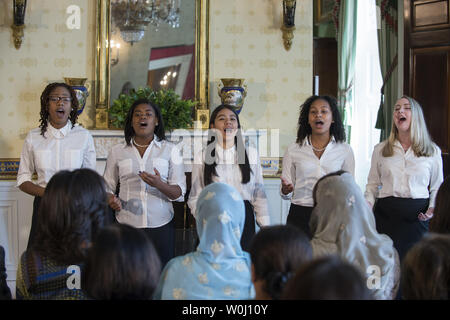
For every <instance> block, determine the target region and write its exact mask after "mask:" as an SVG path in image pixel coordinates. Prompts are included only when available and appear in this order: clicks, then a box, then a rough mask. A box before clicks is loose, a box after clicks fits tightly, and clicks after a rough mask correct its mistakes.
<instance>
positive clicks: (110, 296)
mask: <svg viewBox="0 0 450 320" xmlns="http://www.w3.org/2000/svg"><path fill="white" fill-rule="evenodd" d="M160 272H161V262H160V259H159V256H158V253H157V252H156V249H155V247H154V246H153V243H152V241H151V239H150V238H149V237H148V236H147V235H146V234H145V233H144V232H143V231H142V230H140V229H137V228H134V227H132V226H128V225H125V224H120V223H117V224H114V225H111V226H108V227H106V228H104V229H103V230H101V231H100V233H99V234H98V236H97V237H96V239H95V241H94V243H93V246H92V247H91V249H90V250H89V253H88V257H87V260H86V264H85V269H84V272H83V274H82V289H83V290H84V291H85V292H86V293H87V295H88V296H89V297H90V298H92V299H96V300H136V299H139V300H147V299H151V298H152V295H153V291H154V290H155V288H156V285H157V283H158V279H159V275H160Z"/></svg>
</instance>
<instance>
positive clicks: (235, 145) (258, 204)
mask: <svg viewBox="0 0 450 320" xmlns="http://www.w3.org/2000/svg"><path fill="white" fill-rule="evenodd" d="M209 125H210V130H209V137H208V143H207V145H206V147H205V148H204V149H203V150H202V152H200V153H199V154H197V155H195V158H194V165H193V166H192V189H191V193H190V195H189V201H188V205H189V208H190V209H191V212H192V214H193V215H194V217H195V216H196V204H197V198H198V196H199V194H200V192H201V191H202V190H203V188H204V187H205V186H207V185H209V184H211V183H212V182H223V183H227V184H229V185H231V186H233V187H235V188H236V189H237V190H238V191H239V193H240V194H241V196H242V198H243V199H244V202H245V208H246V218H245V226H244V233H243V235H242V238H241V245H242V248H243V249H244V250H245V251H248V249H249V245H250V241H251V239H252V237H253V235H254V234H255V216H256V223H258V225H259V226H266V225H269V223H270V217H269V212H268V206H267V196H266V193H265V190H264V181H263V176H262V169H261V164H260V160H259V156H258V152H257V150H256V149H255V148H253V147H245V146H244V141H243V138H242V133H241V130H240V129H241V124H240V122H239V116H238V114H237V113H236V112H235V111H234V109H233V107H232V106H229V105H220V106H218V107H217V108H216V109H215V110H214V111H213V113H212V114H211V118H210V123H209Z"/></svg>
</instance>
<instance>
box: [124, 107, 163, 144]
mask: <svg viewBox="0 0 450 320" xmlns="http://www.w3.org/2000/svg"><path fill="white" fill-rule="evenodd" d="M139 106H150V110H153V111H154V114H153V117H154V118H155V119H154V120H155V126H154V128H153V134H155V135H156V136H157V137H158V140H165V139H166V134H165V129H164V121H163V118H162V114H161V110H160V109H159V108H158V106H157V105H155V104H152V103H151V102H150V100H148V99H138V100H136V101H135V102H134V103H133V104H132V105H131V107H130V109H129V110H128V114H127V117H126V119H125V128H124V135H125V141H126V143H127V145H131V139H132V138H133V137H134V136H135V135H136V131H135V129H134V126H133V124H135V123H134V121H133V120H134V119H135V118H136V117H139V115H138V113H137V112H136V108H137V107H139ZM147 118H148V116H147ZM135 125H138V124H135ZM147 125H148V124H147ZM148 128H150V126H148Z"/></svg>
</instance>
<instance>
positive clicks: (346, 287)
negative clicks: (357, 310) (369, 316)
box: [282, 255, 372, 300]
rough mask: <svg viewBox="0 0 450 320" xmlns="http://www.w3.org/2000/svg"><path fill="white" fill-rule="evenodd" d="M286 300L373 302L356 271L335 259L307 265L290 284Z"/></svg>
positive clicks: (331, 257)
mask: <svg viewBox="0 0 450 320" xmlns="http://www.w3.org/2000/svg"><path fill="white" fill-rule="evenodd" d="M282 299H283V300H371V299H372V297H371V295H370V291H369V289H367V286H366V281H365V280H364V277H363V276H362V274H361V273H360V272H359V270H358V269H356V267H354V266H353V265H351V264H350V263H348V262H346V261H344V260H343V259H341V258H339V257H338V256H336V255H330V256H325V257H321V258H317V259H314V260H312V261H310V262H308V263H305V264H304V265H303V266H301V267H300V269H299V270H298V271H297V273H296V274H295V276H294V277H293V278H292V279H291V280H290V281H288V283H287V284H286V289H285V291H284V292H283V296H282Z"/></svg>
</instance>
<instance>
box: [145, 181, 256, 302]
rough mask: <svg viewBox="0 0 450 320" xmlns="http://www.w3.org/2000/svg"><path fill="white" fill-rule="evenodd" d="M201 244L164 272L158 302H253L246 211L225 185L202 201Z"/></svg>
mask: <svg viewBox="0 0 450 320" xmlns="http://www.w3.org/2000/svg"><path fill="white" fill-rule="evenodd" d="M196 221H197V232H198V235H199V240H200V242H199V245H198V247H197V250H196V251H195V252H191V253H188V254H186V255H184V256H179V257H176V258H173V259H172V260H170V261H169V262H168V264H167V265H166V267H165V268H164V270H163V272H162V274H161V278H160V280H159V284H158V286H157V288H156V290H155V294H154V297H153V298H154V299H155V300H159V299H161V300H173V299H180V300H203V299H208V300H211V299H223V300H231V299H252V298H253V297H254V288H253V284H252V281H251V273H250V268H251V267H250V266H251V261H250V255H249V254H248V253H247V252H245V251H243V250H242V248H241V244H240V239H241V234H242V231H243V229H244V222H245V206H244V202H243V200H242V197H241V195H240V194H239V192H238V191H237V190H236V189H235V188H234V187H232V186H230V185H227V184H224V183H218V182H216V183H212V184H209V185H207V186H206V187H205V188H204V189H203V191H202V192H201V193H200V196H199V199H198V202H197V219H196Z"/></svg>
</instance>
